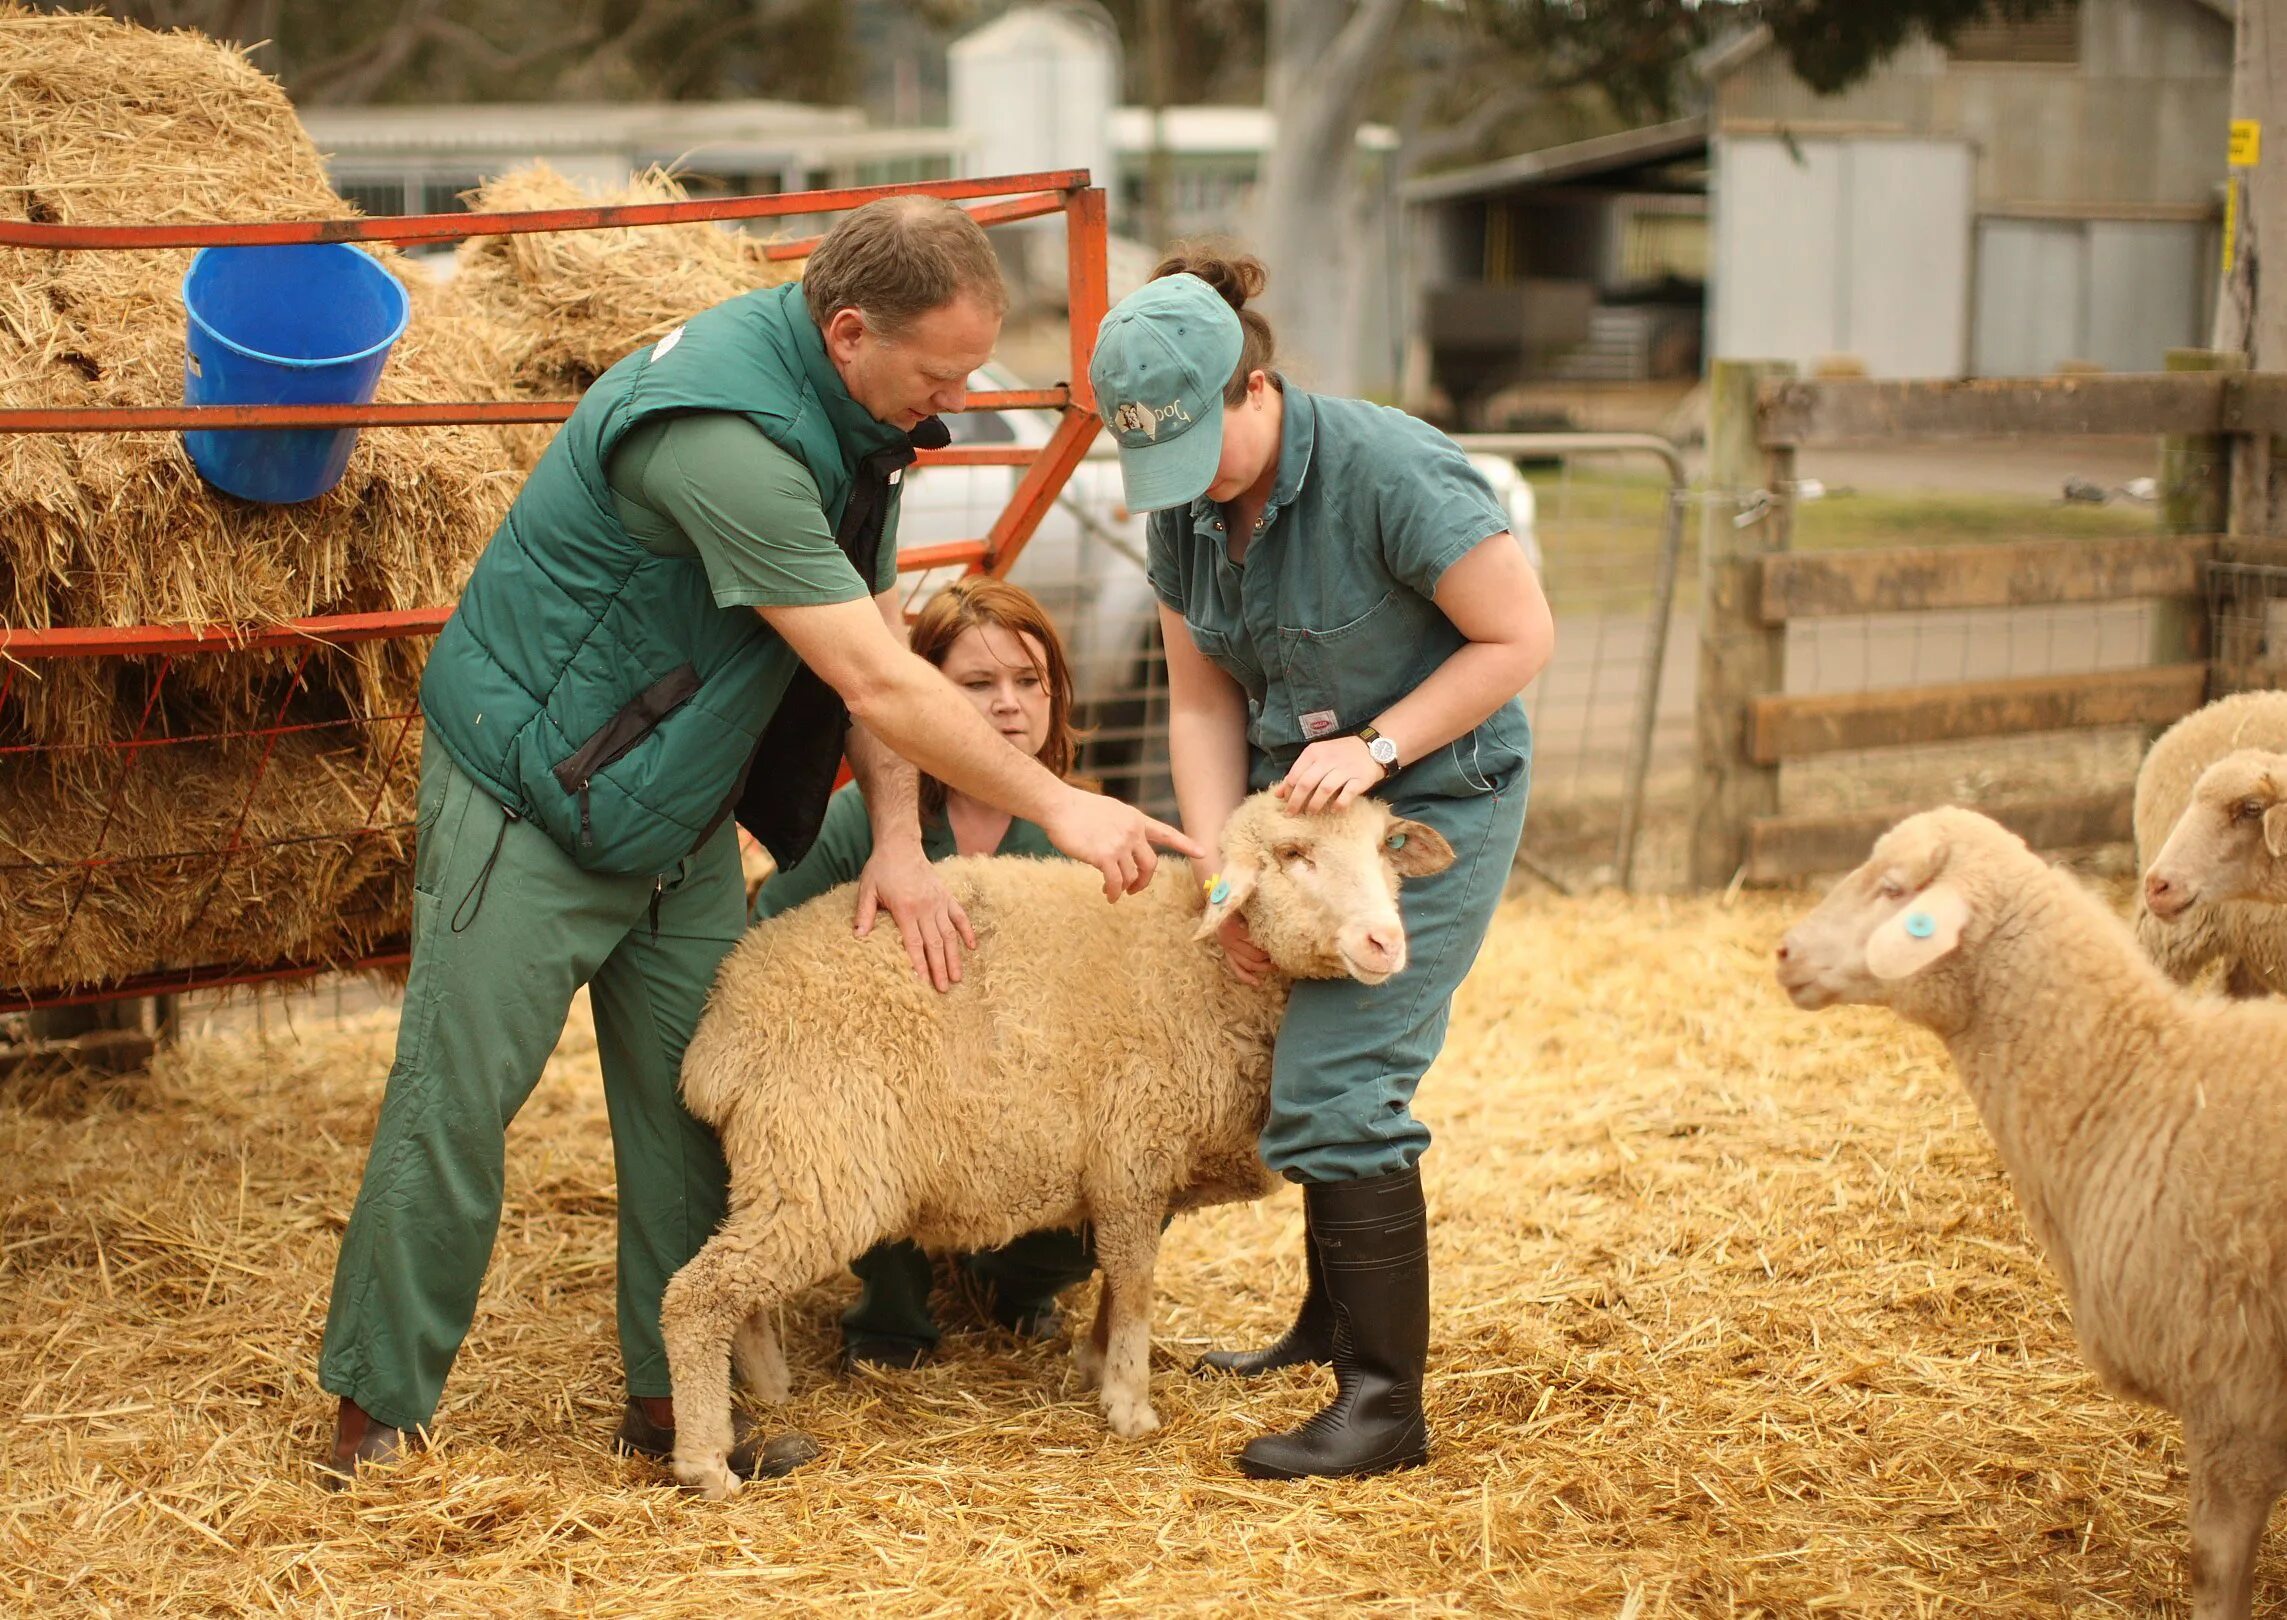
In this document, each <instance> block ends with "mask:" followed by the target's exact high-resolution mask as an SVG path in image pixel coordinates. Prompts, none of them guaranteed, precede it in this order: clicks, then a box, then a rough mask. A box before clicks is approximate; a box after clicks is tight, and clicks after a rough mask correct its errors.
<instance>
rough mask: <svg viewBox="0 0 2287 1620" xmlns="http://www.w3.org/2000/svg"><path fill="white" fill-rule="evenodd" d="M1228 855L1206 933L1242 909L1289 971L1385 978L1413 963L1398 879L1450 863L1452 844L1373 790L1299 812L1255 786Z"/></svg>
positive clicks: (1228, 828)
mask: <svg viewBox="0 0 2287 1620" xmlns="http://www.w3.org/2000/svg"><path fill="white" fill-rule="evenodd" d="M1222 857H1223V864H1222V870H1221V873H1220V877H1221V883H1220V885H1219V887H1218V889H1217V890H1216V891H1215V892H1214V893H1213V894H1211V895H1210V896H1209V899H1208V904H1207V913H1206V915H1205V916H1204V917H1202V918H1201V919H1200V920H1199V931H1198V937H1199V938H1201V939H1206V938H1208V937H1209V936H1211V935H1212V934H1213V933H1214V932H1215V930H1216V929H1218V928H1220V927H1221V926H1222V924H1223V921H1224V919H1225V918H1227V917H1229V916H1230V915H1231V914H1232V913H1234V912H1236V913H1239V914H1240V915H1243V916H1244V917H1245V918H1246V919H1247V931H1248V932H1249V933H1250V934H1252V935H1253V936H1254V940H1255V943H1256V944H1258V945H1260V946H1261V947H1262V948H1263V949H1264V951H1266V952H1267V953H1269V956H1270V959H1271V961H1272V962H1273V963H1275V964H1276V965H1277V967H1278V970H1279V971H1280V972H1281V973H1284V974H1286V975H1287V976H1288V977H1290V978H1296V979H1339V978H1344V977H1348V978H1353V979H1356V980H1358V981H1359V982H1361V983H1363V984H1380V983H1381V982H1382V981H1383V980H1385V979H1388V978H1391V977H1393V976H1395V975H1397V974H1399V973H1402V972H1404V971H1405V966H1406V931H1405V924H1404V922H1403V921H1402V920H1401V919H1400V917H1399V915H1398V882H1399V880H1400V879H1402V878H1409V877H1426V876H1428V875H1429V874H1430V873H1432V872H1442V871H1444V870H1445V869H1446V868H1447V867H1449V866H1451V865H1452V864H1453V846H1452V845H1450V844H1448V843H1447V842H1446V841H1445V839H1444V838H1443V837H1442V836H1440V835H1439V833H1438V832H1437V830H1436V829H1435V828H1433V827H1428V826H1425V825H1423V824H1422V823H1421V822H1418V821H1407V820H1405V819H1403V818H1402V817H1400V816H1398V815H1396V814H1395V813H1394V812H1392V811H1391V809H1390V808H1389V806H1387V805H1385V804H1383V803H1381V802H1380V801H1379V800H1376V799H1357V800H1354V801H1352V803H1350V804H1349V805H1348V806H1347V807H1345V808H1343V809H1340V810H1326V811H1321V812H1319V813H1318V814H1316V815H1296V814H1294V813H1293V812H1291V811H1289V810H1288V809H1287V808H1286V806H1285V805H1284V804H1282V803H1281V802H1280V801H1279V800H1278V799H1276V798H1274V797H1273V796H1272V795H1270V794H1268V793H1258V794H1256V795H1255V796H1254V797H1253V798H1251V799H1248V800H1246V801H1245V802H1244V803H1242V804H1241V805H1240V806H1239V808H1238V809H1236V810H1234V811H1232V812H1231V819H1230V820H1229V821H1228V822H1226V823H1225V824H1224V826H1223V850H1222Z"/></svg>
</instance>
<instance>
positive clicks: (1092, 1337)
mask: <svg viewBox="0 0 2287 1620" xmlns="http://www.w3.org/2000/svg"><path fill="white" fill-rule="evenodd" d="M1111 1342H1112V1283H1111V1279H1110V1278H1108V1277H1107V1278H1105V1279H1104V1280H1103V1281H1101V1282H1099V1283H1098V1284H1097V1285H1096V1322H1095V1325H1094V1326H1093V1327H1091V1328H1089V1330H1088V1331H1087V1333H1086V1334H1085V1335H1083V1336H1082V1338H1081V1340H1080V1342H1079V1343H1078V1344H1076V1345H1074V1346H1073V1347H1072V1365H1073V1368H1074V1370H1076V1371H1077V1372H1078V1373H1079V1374H1080V1387H1081V1388H1082V1389H1096V1388H1098V1387H1100V1386H1101V1385H1102V1384H1103V1382H1104V1351H1105V1349H1106V1348H1107V1347H1108V1346H1109V1345H1110V1344H1111Z"/></svg>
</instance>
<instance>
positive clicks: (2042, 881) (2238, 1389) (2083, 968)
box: [1778, 810, 2287, 1620]
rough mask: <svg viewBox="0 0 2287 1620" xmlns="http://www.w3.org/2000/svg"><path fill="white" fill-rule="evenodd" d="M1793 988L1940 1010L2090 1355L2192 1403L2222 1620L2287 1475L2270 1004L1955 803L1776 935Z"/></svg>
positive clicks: (2202, 1513)
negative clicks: (2206, 987)
mask: <svg viewBox="0 0 2287 1620" xmlns="http://www.w3.org/2000/svg"><path fill="white" fill-rule="evenodd" d="M1778 974H1779V981H1780V983H1781V984H1782V985H1784V986H1785V987H1786V990H1787V993H1788V994H1789V995H1791V996H1792V997H1793V998H1794V1000H1795V1003H1796V1005H1798V1006H1801V1007H1806V1008H1813V1009H1816V1008H1821V1007H1827V1006H1831V1005H1833V1004H1834V1003H1837V1002H1868V1003H1876V1004H1879V1005H1884V1006H1887V1007H1889V1008H1891V1009H1892V1010H1893V1011H1894V1012H1896V1013H1898V1014H1899V1015H1900V1016H1901V1017H1904V1018H1907V1019H1910V1020H1912V1021H1913V1022H1915V1023H1917V1024H1922V1025H1925V1026H1927V1027H1928V1028H1930V1029H1932V1030H1934V1031H1935V1032H1936V1033H1937V1034H1938V1035H1939V1036H1940V1037H1942V1038H1943V1039H1944V1041H1945V1043H1946V1047H1947V1050H1948V1051H1949V1052H1950V1053H1951V1054H1952V1056H1953V1061H1954V1067H1955V1068H1956V1069H1958V1070H1959V1071H1960V1073H1961V1077H1962V1079H1963V1081H1964V1082H1965V1083H1966V1084H1967V1086H1968V1088H1969V1093H1970V1096H1971V1097H1972V1098H1973V1099H1974V1100H1975V1102H1976V1104H1977V1110H1978V1114H1979V1116H1980V1117H1981V1118H1982V1119H1983V1120H1984V1121H1985V1128H1986V1130H1987V1131H1988V1132H1989V1133H1990V1134H1991V1135H1992V1137H1993V1142H1994V1145H1995V1146H1996V1147H1997V1148H1998V1149H1999V1150H2000V1153H2001V1160H2002V1163H2003V1165H2004V1166H2006V1167H2007V1169H2008V1171H2009V1177H2010V1181H2011V1183H2012V1184H2013V1185H2014V1186H2015V1188H2016V1192H2017V1201H2018V1203H2019V1205H2020V1206H2021V1207H2022V1208H2023V1210H2024V1211H2025V1220H2026V1224H2027V1225H2029V1226H2030V1227H2031V1228H2032V1231H2033V1236H2034V1238H2035V1239H2036V1240H2037V1241H2038V1242H2039V1244H2040V1245H2041V1248H2042V1249H2043V1250H2044V1251H2045V1252H2046V1254H2047V1256H2048V1258H2049V1262H2050V1264H2051V1265H2053V1266H2054V1267H2055V1268H2056V1271H2057V1274H2058V1276H2059V1277H2060V1278H2061V1279H2062V1280H2063V1283H2064V1287H2065V1296H2066V1299H2067V1300H2068V1301H2069V1302H2070V1304H2071V1307H2072V1316H2073V1325H2074V1328H2075V1330H2076V1331H2077V1333H2078V1335H2079V1338H2080V1343H2081V1348H2082V1350H2083V1352H2084V1353H2085V1354H2086V1355H2087V1357H2088V1360H2089V1363H2090V1365H2092V1366H2093V1367H2094V1368H2095V1369H2096V1372H2097V1375H2098V1376H2099V1377H2100V1378H2102V1379H2103V1380H2104V1381H2105V1383H2106V1384H2107V1385H2109V1386H2110V1387H2111V1388H2113V1389H2114V1390H2116V1391H2118V1392H2119V1393H2121V1394H2123V1395H2126V1396H2129V1397H2130V1398H2131V1399H2135V1400H2140V1401H2146V1402H2149V1403H2151V1404H2154V1405H2157V1406H2161V1407H2165V1408H2166V1409H2167V1410H2169V1411H2171V1412H2174V1413H2176V1414H2177V1415H2178V1416H2180V1417H2181V1418H2182V1419H2183V1422H2184V1440H2185V1453H2186V1457H2187V1460H2188V1461H2189V1464H2190V1467H2191V1476H2192V1491H2191V1496H2192V1500H2191V1530H2192V1593H2193V1607H2194V1613H2195V1615H2196V1616H2197V1617H2198V1620H2239V1617H2244V1616H2246V1615H2247V1614H2248V1613H2249V1611H2250V1607H2251V1604H2252V1601H2253V1598H2252V1591H2253V1579H2254V1576H2253V1568H2254V1561H2255V1552H2256V1547H2257V1545H2258V1544H2259V1543H2260V1541H2261V1540H2262V1536H2263V1529H2264V1522H2265V1520H2266V1518H2267V1517H2268V1516H2269V1513H2270V1510H2271V1504H2272V1503H2273V1501H2274V1500H2275V1499H2276V1498H2277V1497H2278V1495H2279V1493H2280V1491H2281V1490H2282V1488H2287V1007H2281V1006H2278V1005H2275V1004H2273V1003H2270V1002H2263V1001H2226V1000H2222V999H2220V998H2214V997H2195V996H2191V995H2188V994H2186V993H2185V992H2184V991H2182V990H2180V989H2178V988H2177V987H2176V986H2174V985H2171V984H2170V983H2168V982H2167V980H2166V979H2165V978H2163V977H2162V976H2161V974H2160V973H2159V971H2158V970H2157V969H2156V968H2155V967H2154V966H2153V965H2152V964H2151V963H2150V962H2149V961H2148V960H2146V958H2145V957H2144V956H2143V954H2142V953H2141V952H2140V951H2138V949H2137V948H2136V944H2135V941H2134V940H2133V939H2131V938H2130V936H2129V931H2128V929H2127V928H2126V927H2125V926H2123V924H2122V922H2121V920H2120V919H2119V918H2118V917H2116V916H2115V915H2114V914H2113V913H2112V912H2111V911H2110V910H2108V909H2107V908H2106V907H2105V906H2104V904H2103V903H2102V902H2101V901H2099V900H2098V899H2097V898H2096V897H2095V896H2094V895H2092V894H2090V893H2089V892H2088V891H2087V890H2086V889H2084V888H2083V887H2082V886H2081V885H2080V884H2079V883H2077V882H2075V881H2074V880H2073V879H2072V878H2071V877H2070V876H2068V875H2067V874H2065V873H2063V872H2060V871H2056V870H2054V869H2052V868H2050V867H2049V866H2047V865H2046V864H2045V863H2043V862H2042V861H2041V860H2040V859H2039V858H2038V857H2036V856H2035V855H2034V854H2033V853H2032V852H2031V851H2030V850H2028V849H2027V848H2026V847H2025V845H2024V843H2023V842H2022V841H2021V840H2019V839H2018V838H2016V837H2015V836H2013V835H2012V834H2010V833H2008V832H2006V831H2004V830H2003V829H2002V828H2001V827H1999V826H1997V825H1995V824H1994V823H1993V822H1991V821H1988V820H1987V819H1986V818H1985V817H1983V816H1980V815H1977V814H1974V813H1973V812H1970V811H1967V810H1933V811H1930V812H1928V813H1927V814H1924V815H1919V816H1914V817H1912V818H1910V819H1908V820H1906V821H1904V822H1901V823H1900V824H1899V825H1898V826H1897V827H1895V828H1894V829H1892V830H1891V831H1890V832H1889V833H1888V834H1886V835H1885V836H1884V837H1883V838H1882V840H1881V841H1880V842H1879V843H1877V844H1876V845H1875V846H1874V853H1873V856H1872V858H1871V859H1869V860H1868V861H1867V862H1866V864H1865V865H1864V866H1861V867H1860V868H1859V869H1858V870H1857V871H1856V872H1853V873H1852V874H1851V875H1850V876H1849V877H1847V878H1844V879H1843V880H1842V882H1840V883H1839V884H1837V885H1836V886H1835V888H1834V890H1833V892H1832V893H1830V894H1829V895H1828V896H1827V898H1826V900H1825V901H1824V902H1823V903H1822V904H1821V905H1820V906H1819V907H1818V909H1817V910H1816V911H1814V912H1812V913H1811V915H1810V916H1809V917H1807V918H1806V919H1804V920H1803V921H1802V922H1801V923H1799V924H1797V925H1796V926H1795V928H1794V929H1793V930H1791V931H1790V932H1789V933H1788V934H1787V936H1786V940H1785V942H1784V943H1783V944H1782V945H1781V946H1780V947H1779V961H1778Z"/></svg>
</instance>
